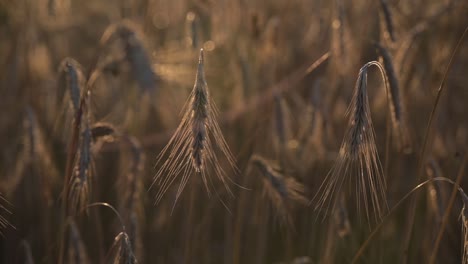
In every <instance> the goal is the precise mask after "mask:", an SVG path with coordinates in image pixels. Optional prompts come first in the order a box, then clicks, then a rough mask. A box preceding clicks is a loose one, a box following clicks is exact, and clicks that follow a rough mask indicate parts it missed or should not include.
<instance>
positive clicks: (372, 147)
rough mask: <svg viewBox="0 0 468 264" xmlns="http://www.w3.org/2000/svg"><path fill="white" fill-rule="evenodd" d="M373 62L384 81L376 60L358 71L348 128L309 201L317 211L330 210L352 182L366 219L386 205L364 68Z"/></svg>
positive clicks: (378, 213)
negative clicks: (332, 163)
mask: <svg viewBox="0 0 468 264" xmlns="http://www.w3.org/2000/svg"><path fill="white" fill-rule="evenodd" d="M372 65H374V66H377V67H378V68H379V70H380V72H381V73H382V77H383V80H384V82H385V84H386V76H385V70H384V68H383V66H382V65H381V64H380V63H379V62H376V61H372V62H368V63H366V64H365V65H364V66H363V67H362V68H361V70H360V71H359V75H358V79H357V81H356V86H355V88H354V95H353V98H352V100H351V103H350V105H349V108H348V112H347V115H348V116H349V121H348V128H347V130H346V132H345V136H344V139H343V142H342V144H341V147H340V151H339V154H338V157H337V160H336V161H335V164H334V166H333V168H332V169H331V171H330V172H329V173H328V174H327V176H326V178H325V180H324V181H323V183H322V184H321V186H320V188H319V191H318V192H317V194H316V195H315V197H314V198H313V199H312V201H315V202H317V203H316V205H315V209H316V210H321V209H325V213H326V214H327V213H328V212H329V210H331V211H330V212H333V211H334V209H335V208H336V206H337V203H338V199H339V196H340V195H341V188H342V186H343V184H344V183H345V182H346V183H348V184H349V183H354V188H355V190H356V195H357V197H358V199H357V200H358V210H361V207H362V206H361V201H363V202H364V204H363V206H364V209H365V211H366V216H367V219H368V220H371V217H370V211H371V210H372V211H373V212H374V218H375V220H377V221H378V220H379V219H380V218H381V217H382V215H383V213H384V209H385V207H386V195H385V189H386V181H385V177H384V175H383V171H382V166H381V163H380V160H379V157H378V153H377V147H376V143H375V133H374V127H373V124H372V119H371V113H370V107H369V99H368V96H367V71H368V68H369V67H370V66H372ZM353 172H354V173H356V174H355V176H356V178H350V177H351V176H350V174H351V173H353Z"/></svg>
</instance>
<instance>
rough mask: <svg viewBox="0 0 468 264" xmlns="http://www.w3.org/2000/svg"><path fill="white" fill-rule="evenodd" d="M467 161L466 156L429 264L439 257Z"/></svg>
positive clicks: (432, 263)
mask: <svg viewBox="0 0 468 264" xmlns="http://www.w3.org/2000/svg"><path fill="white" fill-rule="evenodd" d="M466 161H467V155H466V154H465V155H464V158H463V161H462V164H461V167H460V170H459V171H458V175H457V179H456V182H455V184H456V185H454V186H453V190H452V194H451V195H450V200H449V202H448V205H447V209H445V213H444V218H443V219H442V224H441V226H440V230H439V233H438V234H437V239H436V241H435V244H434V249H433V250H432V254H431V258H430V261H429V263H430V264H434V262H435V259H436V256H437V251H438V250H439V245H440V241H441V240H442V236H443V234H444V231H445V226H446V225H447V223H448V221H449V217H450V212H451V211H452V207H453V204H454V202H455V196H456V195H457V186H460V183H461V180H462V178H463V173H464V172H465V166H466Z"/></svg>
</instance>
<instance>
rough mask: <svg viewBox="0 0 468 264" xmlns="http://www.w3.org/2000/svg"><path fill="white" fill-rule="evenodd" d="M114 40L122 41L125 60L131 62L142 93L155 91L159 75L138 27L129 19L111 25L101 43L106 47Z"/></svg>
mask: <svg viewBox="0 0 468 264" xmlns="http://www.w3.org/2000/svg"><path fill="white" fill-rule="evenodd" d="M114 41H120V43H121V45H122V47H123V52H124V54H125V60H126V61H127V62H128V63H129V65H130V68H131V71H132V74H133V77H134V79H135V81H136V82H137V83H138V86H139V87H140V89H141V91H142V94H143V93H148V92H152V91H154V90H155V89H156V88H157V83H156V82H157V77H156V75H155V73H154V71H153V68H152V62H151V57H150V54H149V52H148V51H147V49H146V47H145V44H144V41H143V37H142V34H141V33H140V32H139V30H138V27H137V26H136V25H135V24H134V23H133V22H131V21H128V20H124V21H122V22H120V23H117V24H114V25H111V26H109V27H108V28H107V29H106V31H105V32H104V34H103V35H102V37H101V40H100V45H101V47H105V46H107V45H110V44H112V43H114Z"/></svg>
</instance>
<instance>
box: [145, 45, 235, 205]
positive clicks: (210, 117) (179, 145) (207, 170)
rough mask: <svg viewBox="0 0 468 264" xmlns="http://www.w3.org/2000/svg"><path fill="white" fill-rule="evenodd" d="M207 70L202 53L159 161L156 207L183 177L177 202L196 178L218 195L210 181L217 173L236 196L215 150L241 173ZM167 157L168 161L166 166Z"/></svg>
mask: <svg viewBox="0 0 468 264" xmlns="http://www.w3.org/2000/svg"><path fill="white" fill-rule="evenodd" d="M203 67H204V58H203V49H202V50H201V51H200V58H199V63H198V71H197V76H196V80H195V85H194V87H193V90H192V92H191V94H190V98H189V101H188V103H186V105H185V107H184V109H183V111H182V112H183V113H184V116H183V118H182V121H181V123H180V124H179V127H178V128H177V130H176V132H175V133H174V135H173V136H172V138H171V139H170V140H169V143H168V144H167V145H166V147H164V149H163V150H162V152H161V154H160V155H159V156H158V159H157V166H158V165H160V168H159V170H158V172H157V173H156V176H155V177H154V182H153V185H154V184H158V185H159V190H158V192H157V194H156V203H158V202H159V201H160V200H161V199H162V197H163V195H164V194H165V193H166V192H167V191H168V189H169V188H170V186H171V185H172V183H173V182H174V181H175V180H176V179H177V178H179V177H181V181H180V183H179V188H178V190H177V194H176V202H177V200H178V199H179V197H180V195H181V193H182V191H183V190H184V188H185V186H186V184H187V182H188V180H189V178H190V176H191V175H192V174H196V175H200V176H201V178H202V180H203V184H204V185H205V188H206V191H207V192H208V194H209V195H211V190H214V191H215V192H216V189H215V188H214V183H213V179H212V178H211V177H210V175H211V174H213V173H214V174H215V175H216V176H217V178H218V180H219V181H220V182H221V183H222V184H223V185H224V187H225V189H226V190H227V192H228V193H230V194H231V195H232V191H231V188H230V187H229V185H228V181H231V182H232V180H231V179H230V178H229V177H228V175H227V172H226V170H225V168H222V167H221V166H220V164H219V162H220V157H219V156H218V154H217V153H215V147H216V149H218V150H220V152H221V154H222V157H223V158H225V159H226V160H227V162H228V163H229V167H228V169H231V170H232V171H233V172H234V173H236V174H237V169H236V167H235V164H234V163H235V161H234V157H233V155H232V154H231V152H230V150H229V148H228V146H227V143H226V141H225V140H224V137H223V135H222V133H221V129H220V127H219V125H218V123H217V121H216V115H217V113H216V107H215V105H214V102H213V101H212V99H211V98H210V94H209V91H208V85H207V83H206V80H205V73H204V69H203ZM167 155H168V157H167V159H166V160H165V161H164V162H163V159H164V158H165V157H166V156H167ZM216 194H217V195H218V193H216Z"/></svg>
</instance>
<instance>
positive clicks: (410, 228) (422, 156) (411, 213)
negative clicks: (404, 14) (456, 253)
mask: <svg viewBox="0 0 468 264" xmlns="http://www.w3.org/2000/svg"><path fill="white" fill-rule="evenodd" d="M467 30H468V27H467V28H465V31H464V32H463V35H462V36H461V38H460V39H459V40H458V43H457V46H456V47H455V50H454V51H453V53H452V56H451V57H450V61H449V63H448V65H447V68H446V69H445V73H444V77H443V78H442V82H441V83H440V86H439V89H438V90H437V96H436V99H435V102H434V106H433V107H432V111H431V114H430V116H429V121H428V123H427V127H426V130H425V133H424V141H423V145H422V149H421V154H420V160H419V165H418V171H417V182H419V181H421V179H422V175H423V168H424V164H425V160H426V152H427V147H428V145H429V138H430V136H431V133H430V132H431V128H432V122H433V120H434V119H435V113H436V110H437V106H438V105H439V101H440V98H441V95H442V91H443V90H444V87H445V81H446V80H447V76H448V72H449V70H450V68H451V67H452V64H453V60H454V58H455V56H456V55H457V54H458V51H459V50H460V47H461V44H462V42H463V39H464V38H465V35H466V32H467ZM418 200H419V195H416V196H414V198H413V199H412V200H411V204H410V209H409V210H410V211H409V216H408V217H409V218H408V223H407V229H408V230H407V231H406V237H405V239H404V241H403V253H402V260H401V261H400V262H401V263H407V262H408V250H409V245H410V241H411V237H412V232H413V224H414V218H415V214H416V204H417V202H418Z"/></svg>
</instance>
